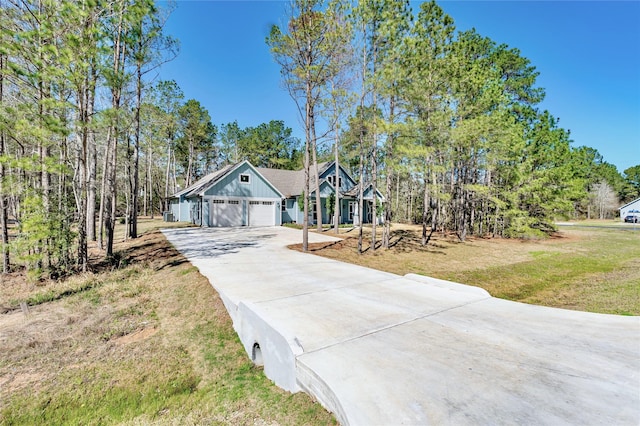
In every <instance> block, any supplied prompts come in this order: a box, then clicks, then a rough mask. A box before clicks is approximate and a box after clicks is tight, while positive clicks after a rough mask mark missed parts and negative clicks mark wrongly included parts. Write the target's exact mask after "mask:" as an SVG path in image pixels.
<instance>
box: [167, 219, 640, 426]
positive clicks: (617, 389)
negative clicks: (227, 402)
mask: <svg viewBox="0 0 640 426" xmlns="http://www.w3.org/2000/svg"><path fill="white" fill-rule="evenodd" d="M163 232H164V234H165V235H166V236H167V238H168V239H169V241H170V242H171V243H172V244H173V245H174V246H175V247H176V248H177V249H178V250H179V251H180V252H182V253H183V254H184V255H185V256H186V257H187V258H188V259H189V261H190V262H191V263H192V264H193V265H195V266H196V267H198V269H199V270H200V272H201V273H202V274H203V275H204V276H206V277H207V278H208V279H209V280H210V282H211V284H212V285H213V287H214V288H215V289H216V290H217V291H218V293H219V294H220V295H221V297H222V299H223V301H224V303H225V306H226V307H227V309H228V311H229V314H230V316H231V318H232V320H233V323H234V327H235V329H236V331H237V332H238V334H239V336H240V339H241V341H242V343H243V345H244V347H245V349H246V351H247V354H248V356H249V357H251V358H252V359H253V360H254V362H256V363H257V364H261V365H264V370H265V374H266V375H267V376H268V377H270V378H271V379H272V380H273V381H274V382H275V383H276V384H278V385H279V386H281V387H283V388H285V389H287V390H290V391H293V392H297V391H301V390H302V391H305V392H308V393H309V394H311V395H312V396H313V397H314V398H316V399H317V400H318V401H320V402H321V403H322V404H323V405H324V406H325V407H326V408H327V409H329V410H331V411H332V412H333V413H335V415H336V418H337V419H338V420H339V421H340V422H341V423H342V424H345V425H401V424H402V425H405V424H406V425H411V424H416V425H417V424H421V425H422V424H436V425H440V424H450V425H460V424H470V425H471V424H472V425H477V424H532V425H534V424H535V425H560V424H581V425H603V424H606V425H639V424H640V317H624V316H615V315H602V314H593V313H585V312H577V311H569V310H563V309H554V308H546V307H541V306H533V305H526V304H522V303H516V302H510V301H506V300H502V299H497V298H493V297H491V296H490V295H489V294H488V293H487V292H486V291H484V290H482V289H479V288H476V287H471V286H465V285H461V284H456V283H450V282H446V281H442V280H436V279H432V278H428V277H422V276H417V275H412V274H409V275H406V276H399V275H394V274H390V273H386V272H380V271H376V270H372V269H368V268H363V267H360V266H355V265H350V264H346V263H342V262H339V261H334V260H330V259H325V258H322V257H318V256H314V255H313V254H304V253H300V252H297V251H292V250H289V249H288V248H287V247H286V246H287V245H288V244H295V243H300V242H301V241H302V234H301V232H300V231H298V230H293V229H289V228H285V227H269V228H217V229H212V228H203V229H200V228H182V229H167V230H164V231H163ZM309 240H310V242H319V241H326V242H331V241H335V239H334V238H332V237H328V236H324V235H319V234H315V233H309Z"/></svg>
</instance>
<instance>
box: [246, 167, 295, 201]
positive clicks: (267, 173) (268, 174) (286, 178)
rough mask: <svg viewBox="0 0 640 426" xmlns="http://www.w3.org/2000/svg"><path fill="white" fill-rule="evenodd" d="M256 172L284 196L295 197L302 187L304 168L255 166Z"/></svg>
mask: <svg viewBox="0 0 640 426" xmlns="http://www.w3.org/2000/svg"><path fill="white" fill-rule="evenodd" d="M256 170H257V171H258V173H260V174H261V175H262V176H264V177H265V179H267V180H268V181H269V182H271V184H272V185H273V186H275V187H276V189H277V190H278V191H280V193H281V194H282V195H283V196H284V197H285V198H290V197H295V196H297V195H300V194H302V190H303V189H304V170H280V169H267V168H264V167H256Z"/></svg>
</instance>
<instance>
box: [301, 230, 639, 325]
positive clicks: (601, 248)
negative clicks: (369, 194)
mask: <svg viewBox="0 0 640 426" xmlns="http://www.w3.org/2000/svg"><path fill="white" fill-rule="evenodd" d="M591 224H594V225H597V227H581V226H566V227H562V228H561V232H560V233H559V235H556V236H554V237H553V238H551V239H548V240H544V239H540V240H504V239H490V238H489V239H485V238H474V237H471V238H469V239H468V240H467V241H465V242H460V241H459V240H458V239H457V238H455V236H453V235H447V236H443V235H442V234H434V238H433V239H432V241H430V242H429V244H428V245H427V246H425V247H423V246H422V245H421V244H420V233H421V230H420V227H419V226H411V225H395V226H394V227H393V228H392V242H393V243H394V245H393V247H392V248H391V249H390V250H384V249H378V250H376V251H375V252H372V251H371V250H369V239H370V238H369V235H368V233H367V235H366V236H365V239H364V243H365V249H367V252H366V253H365V254H362V255H359V254H357V251H356V242H357V238H354V237H351V238H348V237H349V236H348V235H342V237H345V236H346V237H347V238H348V239H347V240H344V241H342V242H341V243H339V244H335V243H331V244H325V243H321V244H314V245H311V246H312V253H314V254H317V255H320V256H326V257H330V258H333V259H337V260H340V261H344V262H351V263H355V264H358V265H362V266H367V267H371V268H375V269H379V270H383V271H387V272H391V273H395V274H398V275H404V274H407V273H417V274H422V275H427V276H432V277H435V278H441V279H446V280H451V281H455V282H459V283H464V284H469V285H473V286H477V287H482V288H484V289H486V290H487V291H489V293H490V294H491V295H493V296H495V297H500V298H504V299H508V300H514V301H518V302H524V303H531V304H537V305H544V306H551V307H558V308H566V309H574V310H582V311H588V312H598V313H608V314H619V315H640V231H633V230H630V229H629V228H628V227H620V226H611V227H604V228H603V227H600V224H601V223H600V222H592V223H591ZM612 225H616V223H612Z"/></svg>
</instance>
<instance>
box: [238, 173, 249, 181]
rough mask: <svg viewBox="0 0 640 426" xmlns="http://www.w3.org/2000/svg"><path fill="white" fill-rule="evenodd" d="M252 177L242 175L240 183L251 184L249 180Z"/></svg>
mask: <svg viewBox="0 0 640 426" xmlns="http://www.w3.org/2000/svg"><path fill="white" fill-rule="evenodd" d="M249 178H250V176H249V175H247V174H241V175H240V183H249V180H250V179H249Z"/></svg>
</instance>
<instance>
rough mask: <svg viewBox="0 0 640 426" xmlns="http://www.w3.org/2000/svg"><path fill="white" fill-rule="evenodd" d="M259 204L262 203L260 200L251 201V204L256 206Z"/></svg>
mask: <svg viewBox="0 0 640 426" xmlns="http://www.w3.org/2000/svg"><path fill="white" fill-rule="evenodd" d="M258 204H260V201H249V205H251V206H256V205H258Z"/></svg>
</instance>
